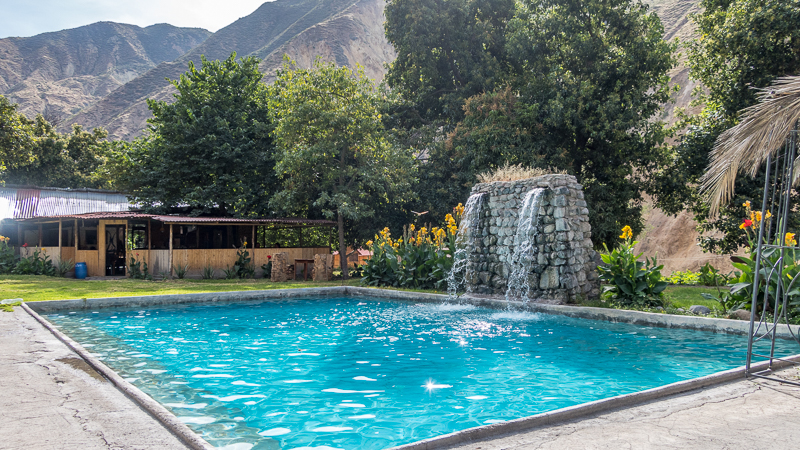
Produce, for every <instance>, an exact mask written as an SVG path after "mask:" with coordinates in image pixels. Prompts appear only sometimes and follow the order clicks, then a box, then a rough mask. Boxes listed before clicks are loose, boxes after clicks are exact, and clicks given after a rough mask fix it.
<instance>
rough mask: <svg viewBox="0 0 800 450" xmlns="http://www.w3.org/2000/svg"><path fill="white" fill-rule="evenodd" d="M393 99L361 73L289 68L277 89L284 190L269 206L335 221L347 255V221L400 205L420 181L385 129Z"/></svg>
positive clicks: (274, 103) (273, 103)
mask: <svg viewBox="0 0 800 450" xmlns="http://www.w3.org/2000/svg"><path fill="white" fill-rule="evenodd" d="M387 99H388V97H387V96H386V95H385V94H384V93H382V92H381V91H379V90H378V89H377V88H376V87H375V86H374V85H373V83H372V82H371V81H370V80H369V79H368V78H367V77H366V76H365V75H364V72H363V70H362V69H358V70H356V71H353V70H351V69H348V68H346V67H341V68H337V67H336V66H334V65H333V64H324V63H322V62H320V60H317V61H315V63H314V66H313V68H311V69H309V70H306V69H300V68H298V67H297V66H296V65H295V64H294V63H292V62H290V61H287V62H286V63H285V64H284V66H283V68H282V69H280V70H279V71H278V73H277V79H276V81H275V84H274V85H273V86H272V88H271V93H270V111H271V113H272V115H273V116H272V117H273V122H274V123H275V130H274V137H275V142H276V144H277V148H278V151H277V164H276V166H275V170H276V171H277V173H279V174H280V176H281V181H282V187H283V190H281V191H280V192H278V193H277V194H276V195H275V196H274V197H273V199H272V201H271V204H272V205H274V206H275V207H277V208H280V209H282V210H283V211H289V212H296V211H298V209H300V207H301V206H303V207H305V208H306V211H305V212H306V214H307V215H308V213H313V212H314V211H317V212H318V213H321V214H322V215H324V216H325V217H328V218H331V219H333V218H335V219H337V221H338V230H339V250H340V253H342V254H345V252H346V247H347V246H346V244H345V221H346V220H348V221H353V222H357V221H359V220H361V219H365V218H369V217H371V216H373V215H374V214H375V211H376V208H379V207H380V206H381V205H386V204H392V203H400V202H402V201H403V200H404V199H405V198H406V196H407V195H408V194H409V193H410V187H411V184H412V183H413V181H414V174H413V167H412V156H411V154H410V152H409V151H407V150H406V149H402V148H400V147H397V146H394V145H392V143H391V142H390V141H389V139H388V137H387V133H386V130H385V128H384V125H383V123H382V122H381V114H380V106H381V103H382V102H385V101H387ZM306 205H307V206H306ZM342 263H344V261H342ZM346 275H347V272H346V271H345V272H344V276H345V277H346Z"/></svg>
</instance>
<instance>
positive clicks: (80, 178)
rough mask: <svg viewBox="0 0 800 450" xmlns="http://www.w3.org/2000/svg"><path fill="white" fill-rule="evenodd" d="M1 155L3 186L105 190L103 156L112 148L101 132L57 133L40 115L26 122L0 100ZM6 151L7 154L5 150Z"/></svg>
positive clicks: (105, 134)
mask: <svg viewBox="0 0 800 450" xmlns="http://www.w3.org/2000/svg"><path fill="white" fill-rule="evenodd" d="M0 116H2V119H0V129H2V131H0V135H2V137H0V140H2V144H0V153H6V151H7V153H8V155H3V156H2V161H5V163H4V164H3V165H5V166H6V167H5V173H2V171H0V174H2V180H3V182H6V183H10V184H28V185H36V186H47V187H63V188H87V187H88V188H108V187H110V180H109V179H108V178H107V177H106V176H105V173H104V170H103V168H104V167H105V162H106V155H107V153H108V151H109V149H110V148H111V147H112V146H113V145H114V144H112V143H110V142H108V141H106V137H107V136H108V133H106V131H105V130H103V129H102V128H95V129H94V130H92V132H87V131H84V130H83V128H81V127H80V126H79V125H75V126H74V127H73V130H72V133H67V134H61V133H58V132H57V131H56V130H55V128H54V126H53V125H52V124H50V123H49V122H48V121H47V120H46V119H45V118H44V117H43V116H42V115H41V114H40V115H38V116H37V117H36V118H35V119H34V120H29V119H28V118H26V117H25V116H23V115H22V114H19V113H16V105H12V104H10V103H9V102H8V101H7V100H6V99H5V98H3V97H2V96H0ZM6 149H8V150H6Z"/></svg>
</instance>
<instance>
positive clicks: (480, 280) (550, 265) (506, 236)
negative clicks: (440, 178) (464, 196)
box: [448, 175, 600, 303]
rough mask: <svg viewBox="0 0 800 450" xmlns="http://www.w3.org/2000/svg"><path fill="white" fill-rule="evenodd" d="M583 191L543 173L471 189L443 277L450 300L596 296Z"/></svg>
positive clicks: (559, 299)
mask: <svg viewBox="0 0 800 450" xmlns="http://www.w3.org/2000/svg"><path fill="white" fill-rule="evenodd" d="M588 214H589V210H588V209H587V208H586V201H585V200H584V198H583V188H582V187H581V185H580V184H578V182H577V180H576V179H575V177H574V176H571V175H543V176H540V177H536V178H530V179H526V180H518V181H510V182H493V183H479V184H476V185H475V187H473V188H472V192H471V195H470V199H469V201H468V202H467V208H466V209H465V212H464V219H462V227H461V229H460V231H459V235H461V236H462V237H461V238H460V239H459V240H458V242H457V252H456V255H455V256H454V258H455V261H454V262H455V264H454V266H453V267H454V270H453V273H451V275H450V277H449V279H448V287H449V288H450V289H449V290H450V293H451V296H452V295H453V294H454V293H455V291H456V289H459V288H460V287H461V286H462V285H463V286H464V288H465V290H466V292H467V293H470V294H473V295H475V294H477V295H490V296H505V297H506V299H509V300H522V301H523V302H527V301H536V302H545V303H568V302H572V301H577V300H579V299H581V298H596V297H597V296H599V293H600V280H599V279H598V276H597V264H598V263H599V257H598V255H597V253H596V252H595V251H594V249H593V245H592V239H591V227H590V226H589V217H588Z"/></svg>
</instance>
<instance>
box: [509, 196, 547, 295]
mask: <svg viewBox="0 0 800 450" xmlns="http://www.w3.org/2000/svg"><path fill="white" fill-rule="evenodd" d="M544 193H545V190H544V189H541V188H539V189H532V190H530V191H528V193H527V194H525V200H524V201H523V203H522V208H521V209H520V210H519V218H518V219H517V232H516V234H515V235H514V250H513V253H512V254H511V257H510V258H509V267H510V271H511V275H509V277H508V289H507V290H506V300H514V299H522V301H523V302H527V301H528V300H530V298H529V297H528V295H529V294H530V290H531V285H530V282H529V279H528V278H529V275H530V273H531V268H532V266H533V260H534V257H535V254H536V235H537V234H538V225H539V207H540V206H541V204H542V198H543V197H544Z"/></svg>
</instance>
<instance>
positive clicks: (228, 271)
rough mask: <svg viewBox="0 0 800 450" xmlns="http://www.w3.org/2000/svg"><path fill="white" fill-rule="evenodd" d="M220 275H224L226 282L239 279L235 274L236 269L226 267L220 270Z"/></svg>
mask: <svg viewBox="0 0 800 450" xmlns="http://www.w3.org/2000/svg"><path fill="white" fill-rule="evenodd" d="M222 273H223V274H225V279H226V280H235V279H236V278H239V275H238V274H237V273H236V267H231V266H227V267H225V268H224V269H222Z"/></svg>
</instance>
